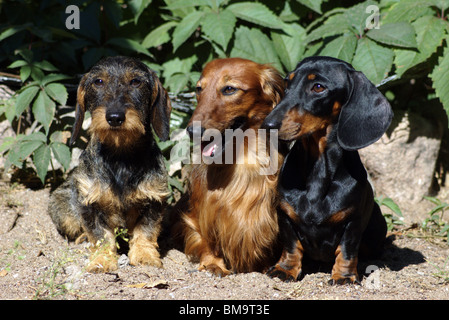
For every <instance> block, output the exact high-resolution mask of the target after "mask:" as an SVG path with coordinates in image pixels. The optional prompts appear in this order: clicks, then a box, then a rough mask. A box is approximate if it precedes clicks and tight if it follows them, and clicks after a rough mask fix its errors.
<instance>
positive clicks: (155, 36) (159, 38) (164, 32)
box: [142, 21, 178, 49]
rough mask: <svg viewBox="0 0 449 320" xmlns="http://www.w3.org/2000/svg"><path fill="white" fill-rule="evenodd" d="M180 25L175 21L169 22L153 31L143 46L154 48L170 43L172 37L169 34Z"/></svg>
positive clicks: (144, 40)
mask: <svg viewBox="0 0 449 320" xmlns="http://www.w3.org/2000/svg"><path fill="white" fill-rule="evenodd" d="M177 24H178V23H177V22H175V21H169V22H167V23H164V24H163V25H161V26H159V27H157V28H156V29H154V30H153V31H151V32H150V33H149V34H148V35H147V36H146V37H145V39H143V41H142V46H143V47H144V48H147V49H148V48H153V47H157V46H160V45H162V44H164V43H166V42H168V41H170V39H171V38H170V35H169V34H168V32H169V31H170V30H171V29H172V28H174V27H175V26H176V25H177Z"/></svg>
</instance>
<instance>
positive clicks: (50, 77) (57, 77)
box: [40, 73, 70, 86]
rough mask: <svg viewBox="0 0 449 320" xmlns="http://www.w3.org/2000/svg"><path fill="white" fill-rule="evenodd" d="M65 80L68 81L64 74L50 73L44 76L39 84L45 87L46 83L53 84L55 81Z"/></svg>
mask: <svg viewBox="0 0 449 320" xmlns="http://www.w3.org/2000/svg"><path fill="white" fill-rule="evenodd" d="M65 79H70V77H69V76H66V75H65V74H60V73H50V74H48V75H46V76H45V77H44V78H43V79H42V80H41V82H40V85H41V86H46V85H47V84H48V83H50V82H55V81H60V80H65Z"/></svg>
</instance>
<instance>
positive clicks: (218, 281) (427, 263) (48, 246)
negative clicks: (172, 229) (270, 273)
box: [0, 183, 449, 300]
mask: <svg viewBox="0 0 449 320" xmlns="http://www.w3.org/2000/svg"><path fill="white" fill-rule="evenodd" d="M48 195H49V190H48V189H43V190H38V191H33V190H30V189H27V188H25V187H22V186H11V185H10V184H7V183H0V221H1V222H0V299H21V300H27V299H82V300H90V299H108V300H109V299H125V300H133V299H152V300H154V299H165V300H173V299H175V300H180V299H181V300H183V299H194V300H203V299H244V300H253V299H260V300H286V299H298V300H305V299H449V281H448V277H449V261H448V257H449V246H447V244H446V243H440V244H439V243H435V242H431V241H429V240H428V239H423V238H414V237H410V234H412V233H411V232H408V231H407V232H398V233H397V234H395V235H391V236H390V239H391V244H389V245H388V247H387V249H386V251H385V254H384V255H383V257H382V259H380V260H373V261H368V262H364V263H361V264H360V266H359V270H360V273H361V274H364V278H363V280H362V283H361V285H345V286H329V285H328V284H327V281H328V280H329V278H330V270H329V268H328V267H326V266H313V265H311V266H310V267H311V270H313V272H311V273H309V274H306V275H305V276H304V278H303V279H302V280H301V281H298V282H293V283H283V282H281V281H280V280H277V279H271V278H269V277H267V276H265V275H264V274H260V273H248V274H236V275H230V276H228V277H224V278H217V277H215V276H212V275H210V274H208V273H205V272H197V271H196V269H197V267H198V265H197V264H195V263H192V262H190V261H189V260H188V259H187V258H186V256H185V255H184V254H183V253H182V252H181V251H179V250H176V249H172V248H170V247H168V246H167V245H166V244H164V243H163V244H162V247H163V251H164V255H163V264H164V267H163V268H162V269H158V268H153V267H133V266H130V265H129V264H127V259H126V256H122V259H121V261H120V262H121V265H122V267H120V268H119V269H118V270H117V271H115V272H111V273H106V274H90V273H86V272H85V271H84V266H85V265H86V262H87V260H88V251H87V249H86V248H85V245H84V244H79V245H75V244H73V243H67V242H66V241H65V240H64V239H63V238H62V237H61V236H60V235H59V234H58V232H57V231H56V229H55V227H54V225H53V223H52V221H51V220H50V217H49V216H48V214H47V202H48ZM404 228H410V226H404ZM365 272H366V273H365Z"/></svg>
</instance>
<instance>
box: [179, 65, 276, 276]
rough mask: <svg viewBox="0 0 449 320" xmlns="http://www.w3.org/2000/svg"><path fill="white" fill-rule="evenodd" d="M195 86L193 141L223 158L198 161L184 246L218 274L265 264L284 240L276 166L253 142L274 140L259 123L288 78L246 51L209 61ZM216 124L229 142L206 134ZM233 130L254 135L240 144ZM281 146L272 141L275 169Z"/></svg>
mask: <svg viewBox="0 0 449 320" xmlns="http://www.w3.org/2000/svg"><path fill="white" fill-rule="evenodd" d="M196 93H197V100H198V105H197V107H196V110H195V112H194V113H193V115H192V118H191V119H190V122H189V124H188V126H187V132H188V133H189V134H190V136H191V137H193V138H194V141H195V136H196V137H197V138H201V140H202V142H201V146H200V148H201V154H202V158H203V160H204V159H209V160H210V159H212V158H214V159H217V158H220V159H221V160H222V161H221V162H222V163H220V161H215V162H214V163H209V164H206V163H205V162H206V161H202V162H201V163H200V164H196V165H195V164H194V165H193V168H192V173H191V178H190V202H189V208H188V211H187V213H186V214H184V217H183V220H184V223H185V224H184V230H183V231H184V236H185V253H186V254H187V255H189V256H193V257H196V258H198V259H199V262H200V267H199V270H206V271H209V272H211V273H213V274H215V275H218V276H225V275H227V274H230V273H231V272H252V271H264V270H265V269H267V268H268V267H269V266H270V263H271V261H272V260H273V255H274V252H273V250H274V248H275V247H276V244H277V242H278V232H279V227H278V221H277V212H276V206H277V192H276V187H277V172H278V170H275V171H274V172H272V173H271V174H261V172H262V171H263V170H262V169H263V168H264V166H266V158H265V159H262V158H263V157H261V156H260V154H259V152H257V151H258V150H259V149H258V147H255V148H251V147H250V146H254V145H257V146H259V147H260V146H261V145H264V144H265V146H267V145H268V144H269V142H268V140H269V138H266V140H263V136H264V135H265V134H263V135H262V134H261V133H259V132H258V129H259V128H260V126H261V124H262V122H263V120H264V119H265V117H266V116H267V115H268V113H269V112H270V111H271V110H272V109H273V108H274V106H276V104H277V103H279V102H280V100H281V99H282V97H283V95H284V81H283V79H282V77H281V75H280V74H279V73H278V71H276V70H275V69H274V68H273V67H271V66H269V65H262V64H258V63H255V62H253V61H250V60H245V59H240V58H228V59H217V60H213V61H211V62H209V63H208V64H207V65H206V66H205V68H204V70H203V72H202V75H201V78H200V80H199V81H198V83H197V88H196ZM196 121H198V122H196ZM195 123H196V124H199V123H200V125H195ZM211 129H214V130H212V131H214V132H215V133H217V132H218V133H219V135H220V136H219V137H218V138H221V137H223V140H222V141H223V143H222V142H221V141H220V140H221V139H219V140H218V142H217V141H216V140H214V141H212V142H211V141H208V139H210V138H208V136H209V135H208V134H207V133H208V131H211ZM227 129H232V130H233V132H235V131H237V130H239V129H241V130H242V131H240V132H245V133H247V132H248V131H250V132H251V133H253V134H248V135H247V136H246V137H247V139H244V142H243V143H240V144H238V143H236V142H234V139H226V138H224V137H225V132H226V133H227V132H229V131H230V130H227ZM248 129H252V130H248ZM263 132H264V133H265V131H263ZM267 137H268V135H267ZM216 138H217V137H216V136H215V138H214V139H216ZM261 139H262V141H263V142H262V143H261V142H260V141H261ZM270 140H271V138H270ZM276 142H277V140H276ZM255 149H257V150H255ZM272 149H274V150H272ZM279 150H281V146H279V149H276V148H270V146H267V148H266V152H267V153H269V156H270V157H271V159H273V158H274V159H276V160H275V162H276V163H275V165H276V167H277V168H279V167H280V166H281V164H282V162H283V159H284V157H283V153H282V152H281V151H279ZM230 152H231V153H232V155H231V156H230V157H228V156H229V153H230ZM273 155H275V156H276V157H272V156H273ZM224 158H226V159H228V160H229V159H231V160H232V161H231V163H229V161H228V163H226V161H225V160H224Z"/></svg>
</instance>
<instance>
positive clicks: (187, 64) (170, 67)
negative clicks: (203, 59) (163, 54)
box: [162, 55, 198, 79]
mask: <svg viewBox="0 0 449 320" xmlns="http://www.w3.org/2000/svg"><path fill="white" fill-rule="evenodd" d="M197 60H198V58H197V57H196V56H195V55H193V56H191V57H189V58H186V59H182V60H181V59H179V58H174V59H172V60H169V61H167V62H165V63H164V64H163V65H162V67H163V73H162V76H163V77H164V78H165V79H168V78H170V77H171V76H172V75H174V74H176V73H189V72H190V70H191V69H192V67H193V65H194V64H195V63H196V62H197Z"/></svg>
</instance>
